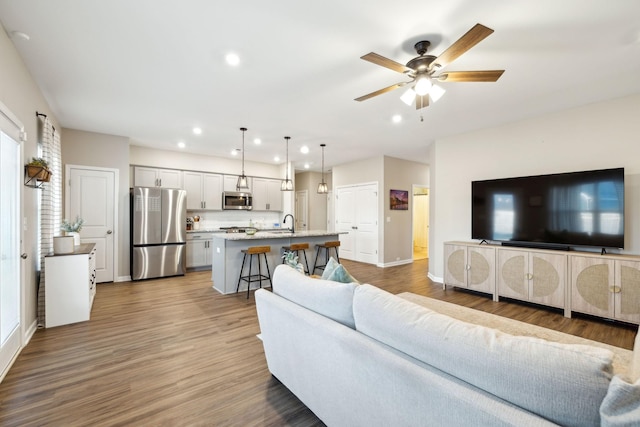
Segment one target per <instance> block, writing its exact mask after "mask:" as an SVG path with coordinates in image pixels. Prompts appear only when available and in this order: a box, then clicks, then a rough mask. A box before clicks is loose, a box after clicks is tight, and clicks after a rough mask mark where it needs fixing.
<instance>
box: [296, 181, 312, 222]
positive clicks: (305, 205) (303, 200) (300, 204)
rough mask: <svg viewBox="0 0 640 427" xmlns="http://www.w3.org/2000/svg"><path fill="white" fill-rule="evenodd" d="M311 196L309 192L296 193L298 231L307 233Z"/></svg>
mask: <svg viewBox="0 0 640 427" xmlns="http://www.w3.org/2000/svg"><path fill="white" fill-rule="evenodd" d="M308 217H309V194H308V193H307V190H302V191H296V230H297V231H303V230H304V231H306V230H307V228H308V227H307V224H309V218H308Z"/></svg>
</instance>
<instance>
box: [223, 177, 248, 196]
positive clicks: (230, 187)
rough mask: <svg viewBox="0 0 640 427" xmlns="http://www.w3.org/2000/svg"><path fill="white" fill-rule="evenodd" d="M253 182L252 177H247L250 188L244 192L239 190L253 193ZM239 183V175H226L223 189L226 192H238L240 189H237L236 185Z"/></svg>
mask: <svg viewBox="0 0 640 427" xmlns="http://www.w3.org/2000/svg"><path fill="white" fill-rule="evenodd" d="M252 181H253V179H252V178H251V177H247V184H249V188H248V189H244V190H239V191H241V192H242V191H246V192H249V193H251V191H252ZM237 183H238V175H225V176H224V183H223V189H224V191H238V189H237V188H236V184H237Z"/></svg>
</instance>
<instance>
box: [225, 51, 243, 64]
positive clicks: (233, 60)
mask: <svg viewBox="0 0 640 427" xmlns="http://www.w3.org/2000/svg"><path fill="white" fill-rule="evenodd" d="M224 59H225V61H227V64H229V65H231V66H234V67H235V66H236V65H238V64H240V57H239V56H238V55H237V54H235V53H228V54H227V56H225V57H224Z"/></svg>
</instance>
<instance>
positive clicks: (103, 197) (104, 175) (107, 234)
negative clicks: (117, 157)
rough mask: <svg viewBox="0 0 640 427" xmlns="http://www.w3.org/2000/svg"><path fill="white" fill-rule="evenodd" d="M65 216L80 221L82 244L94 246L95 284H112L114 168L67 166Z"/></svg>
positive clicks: (114, 233) (113, 264)
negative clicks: (93, 244) (81, 223)
mask: <svg viewBox="0 0 640 427" xmlns="http://www.w3.org/2000/svg"><path fill="white" fill-rule="evenodd" d="M66 176H67V183H66V184H67V185H66V193H65V194H66V204H65V217H66V218H67V219H69V220H70V221H71V220H73V219H75V217H76V216H79V217H80V218H82V219H83V220H84V224H83V226H82V230H81V231H80V241H81V242H82V243H95V245H96V282H97V283H103V282H113V278H114V270H115V259H116V257H115V248H116V247H117V245H116V244H115V243H116V242H115V240H116V239H117V237H116V236H117V230H116V228H117V227H116V218H117V214H116V213H117V200H116V198H115V195H116V194H117V192H116V188H117V176H118V174H117V169H105V168H95V167H90V166H75V165H67V167H66Z"/></svg>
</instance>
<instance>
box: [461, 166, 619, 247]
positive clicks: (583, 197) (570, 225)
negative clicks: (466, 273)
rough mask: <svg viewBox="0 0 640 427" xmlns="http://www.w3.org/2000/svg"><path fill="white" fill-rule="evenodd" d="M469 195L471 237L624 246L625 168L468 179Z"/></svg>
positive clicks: (554, 244) (517, 242)
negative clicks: (483, 179)
mask: <svg viewBox="0 0 640 427" xmlns="http://www.w3.org/2000/svg"><path fill="white" fill-rule="evenodd" d="M471 197H472V203H471V218H472V219H471V238H472V239H479V240H487V241H489V240H491V241H498V242H502V244H503V245H509V244H511V245H517V246H529V247H546V248H550V249H566V250H569V249H570V248H571V247H574V246H594V247H600V248H623V247H624V168H616V169H602V170H591V171H583V172H571V173H558V174H551V175H538V176H526V177H517V178H506V179H493V180H486V181H473V182H472V183H471Z"/></svg>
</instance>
